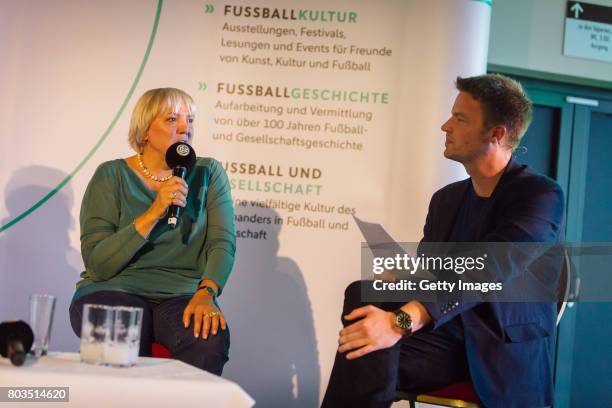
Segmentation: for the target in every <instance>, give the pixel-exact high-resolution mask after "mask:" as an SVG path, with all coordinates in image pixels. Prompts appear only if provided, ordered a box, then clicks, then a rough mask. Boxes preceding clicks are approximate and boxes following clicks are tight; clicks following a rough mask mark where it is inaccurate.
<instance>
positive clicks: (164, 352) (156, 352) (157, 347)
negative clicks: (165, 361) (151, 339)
mask: <svg viewBox="0 0 612 408" xmlns="http://www.w3.org/2000/svg"><path fill="white" fill-rule="evenodd" d="M151 352H152V355H153V357H157V358H172V354H171V353H170V350H168V349H167V348H165V347H164V346H162V345H161V344H159V343H153V346H152V347H151Z"/></svg>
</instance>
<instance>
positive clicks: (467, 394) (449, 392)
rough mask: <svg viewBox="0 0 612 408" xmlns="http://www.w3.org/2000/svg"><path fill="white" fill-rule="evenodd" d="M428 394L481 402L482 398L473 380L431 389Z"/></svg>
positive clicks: (476, 402)
mask: <svg viewBox="0 0 612 408" xmlns="http://www.w3.org/2000/svg"><path fill="white" fill-rule="evenodd" d="M427 395H431V396H433V397H438V398H447V399H460V400H463V401H466V402H473V403H475V404H480V399H479V398H478V395H477V394H476V390H474V386H473V385H472V382H471V381H465V382H459V383H454V384H450V385H447V386H446V387H443V388H440V389H438V390H435V391H430V392H428V393H427Z"/></svg>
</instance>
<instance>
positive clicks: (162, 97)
mask: <svg viewBox="0 0 612 408" xmlns="http://www.w3.org/2000/svg"><path fill="white" fill-rule="evenodd" d="M183 105H186V106H187V109H188V111H189V114H190V115H195V113H196V106H195V103H194V102H193V98H192V97H191V96H189V94H188V93H187V92H185V91H182V90H180V89H177V88H157V89H150V90H148V91H147V92H145V93H144V94H143V95H142V96H141V97H140V99H138V102H136V106H134V110H133V111H132V118H131V120H130V130H129V133H128V142H129V143H130V146H131V147H132V149H134V150H135V151H136V152H137V153H142V150H143V149H144V146H145V143H146V142H145V135H146V134H147V131H148V130H149V127H150V126H151V123H152V122H153V120H154V119H155V118H156V117H157V115H159V114H160V113H162V112H165V111H166V110H168V109H169V108H172V111H173V112H178V111H179V110H180V109H181V107H182V106H183Z"/></svg>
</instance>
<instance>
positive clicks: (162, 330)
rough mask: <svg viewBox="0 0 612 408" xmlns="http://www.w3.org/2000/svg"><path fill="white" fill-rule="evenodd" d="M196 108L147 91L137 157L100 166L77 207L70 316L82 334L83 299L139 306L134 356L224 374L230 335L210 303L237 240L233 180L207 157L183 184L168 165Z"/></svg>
mask: <svg viewBox="0 0 612 408" xmlns="http://www.w3.org/2000/svg"><path fill="white" fill-rule="evenodd" d="M195 110H196V109H195V105H194V102H193V99H192V98H191V97H190V96H189V95H188V94H187V93H185V92H183V91H181V90H179V89H175V88H160V89H152V90H149V91H147V92H146V93H145V94H144V95H142V97H140V99H139V100H138V102H137V103H136V106H135V108H134V111H133V112H132V118H131V123H130V130H129V143H130V145H131V147H132V148H133V149H134V150H135V152H136V154H135V155H133V156H130V157H128V158H125V159H116V160H112V161H109V162H106V163H102V164H101V165H100V166H99V167H98V169H97V170H96V172H95V174H94V176H93V178H92V179H91V181H90V182H89V185H88V187H87V190H86V192H85V196H84V197H83V203H82V206H81V216H80V224H81V252H82V256H83V261H84V263H85V271H84V272H83V273H81V280H80V281H79V282H78V283H77V285H76V288H77V289H76V292H75V294H74V296H73V299H72V304H71V305H70V320H71V323H72V328H73V330H74V332H75V333H76V334H77V336H78V335H80V332H81V319H82V309H83V305H84V304H86V303H94V304H107V305H124V306H136V307H142V308H143V309H144V317H143V328H142V333H141V346H140V355H143V356H150V355H151V344H152V343H153V342H157V343H161V344H162V345H164V346H165V347H166V348H168V349H169V350H170V352H171V353H172V355H173V357H174V358H176V359H179V360H182V361H184V362H186V363H188V364H191V365H193V366H196V367H199V368H201V369H204V370H207V371H209V372H212V373H214V374H221V372H222V370H223V365H224V364H225V362H226V361H227V360H228V351H229V330H228V328H227V323H226V321H225V318H224V316H223V313H222V312H221V310H220V309H219V306H218V303H217V301H216V298H217V297H218V296H219V295H220V294H221V292H222V290H223V287H224V285H225V283H226V282H227V279H228V277H229V274H230V272H231V269H232V266H233V263H234V253H235V243H236V235H235V227H234V211H233V207H232V199H231V194H230V186H229V182H228V179H227V176H226V174H225V171H224V170H223V167H222V166H221V164H220V163H219V162H218V161H216V160H214V159H212V158H198V159H197V161H196V164H195V166H194V167H193V168H192V169H191V170H190V171H189V172H188V174H187V176H186V177H185V179H184V180H183V179H181V178H178V177H174V176H172V169H170V168H169V167H168V166H167V164H166V161H165V154H166V150H167V149H168V147H169V146H171V145H172V144H174V143H176V142H186V143H189V144H191V142H192V140H193V136H194V128H193V122H194V119H195ZM172 204H174V205H177V206H180V207H183V209H182V213H181V217H180V222H179V224H178V226H177V228H176V229H171V228H169V227H168V225H167V223H166V222H165V220H164V218H165V216H166V212H167V209H168V207H169V206H170V205H172Z"/></svg>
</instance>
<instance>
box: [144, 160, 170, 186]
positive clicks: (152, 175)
mask: <svg viewBox="0 0 612 408" xmlns="http://www.w3.org/2000/svg"><path fill="white" fill-rule="evenodd" d="M138 165H139V166H140V168H141V169H142V172H143V173H144V174H146V176H147V177H149V178H150V179H153V180H155V181H157V182H159V183H163V182H164V181H168V180H170V179H171V178H172V174H170V175H168V176H165V177H157V176H156V175H155V174H153V173H151V171H149V169H147V168H146V167H145V165H144V163H143V162H142V156H141V155H140V153H138Z"/></svg>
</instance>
